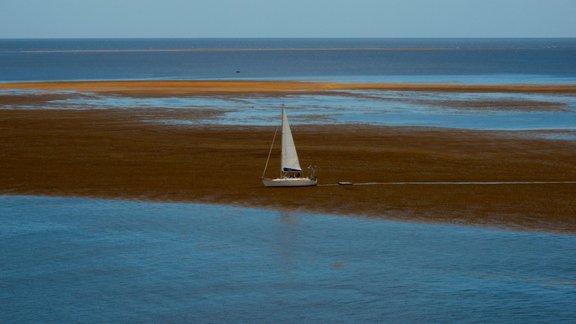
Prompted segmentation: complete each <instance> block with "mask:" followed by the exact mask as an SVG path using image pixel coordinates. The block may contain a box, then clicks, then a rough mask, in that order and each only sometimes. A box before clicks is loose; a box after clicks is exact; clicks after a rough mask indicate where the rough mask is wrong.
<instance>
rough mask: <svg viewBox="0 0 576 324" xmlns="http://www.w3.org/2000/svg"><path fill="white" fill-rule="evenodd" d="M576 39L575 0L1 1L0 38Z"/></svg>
mask: <svg viewBox="0 0 576 324" xmlns="http://www.w3.org/2000/svg"><path fill="white" fill-rule="evenodd" d="M61 37H576V0H284V1H278V0H204V1H198V0H0V38H61Z"/></svg>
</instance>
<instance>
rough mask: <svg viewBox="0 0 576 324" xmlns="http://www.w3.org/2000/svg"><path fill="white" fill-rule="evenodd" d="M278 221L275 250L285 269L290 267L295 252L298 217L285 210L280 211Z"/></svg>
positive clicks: (292, 263)
mask: <svg viewBox="0 0 576 324" xmlns="http://www.w3.org/2000/svg"><path fill="white" fill-rule="evenodd" d="M279 220H280V222H279V223H278V235H277V236H276V237H277V238H278V240H277V241H276V244H275V247H276V248H275V250H276V252H277V253H278V255H279V256H280V258H281V261H282V263H283V267H284V268H285V269H289V268H292V266H293V265H294V259H295V258H296V252H297V250H298V249H297V238H298V218H297V217H295V216H294V215H292V213H290V212H287V211H281V212H280V218H279Z"/></svg>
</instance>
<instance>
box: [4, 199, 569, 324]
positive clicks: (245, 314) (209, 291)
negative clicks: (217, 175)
mask: <svg viewBox="0 0 576 324" xmlns="http://www.w3.org/2000/svg"><path fill="white" fill-rule="evenodd" d="M0 222H1V224H2V225H1V226H0V278H1V280H0V322H4V323H22V322H29V323H38V322H58V323H59V322H87V321H90V322H190V321H195V322H235V323H237V322H302V321H305V322H306V321H323V322H359V321H362V322H402V323H404V322H429V321H433V322H441V323H443V322H459V323H460V322H476V323H477V322H498V323H502V322H507V323H511V322H515V323H528V322H532V323H541V322H549V323H559V322H571V321H574V319H576V308H575V307H574V305H575V304H576V252H575V251H576V237H575V236H573V235H560V234H548V233H529V232H514V231H501V230H493V229H484V228H476V227H462V226H453V225H428V224H416V223H402V222H391V221H382V220H371V219H362V218H349V217H338V216H329V215H311V214H304V213H286V212H277V211H270V210H261V209H247V208H237V207H225V206H211V205H199V204H176V203H146V202H129V201H122V200H92V199H69V198H43V197H18V196H16V197H11V196H0Z"/></svg>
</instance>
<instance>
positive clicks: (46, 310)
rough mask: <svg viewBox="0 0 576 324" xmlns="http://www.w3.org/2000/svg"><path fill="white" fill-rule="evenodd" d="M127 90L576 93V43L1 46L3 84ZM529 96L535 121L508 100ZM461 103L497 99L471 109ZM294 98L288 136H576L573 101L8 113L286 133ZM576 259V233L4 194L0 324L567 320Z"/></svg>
mask: <svg viewBox="0 0 576 324" xmlns="http://www.w3.org/2000/svg"><path fill="white" fill-rule="evenodd" d="M116 79H131V80H133V79H267V80H307V81H340V82H426V83H429V82H432V83H446V82H450V83H464V84H506V83H522V84H525V83H532V84H540V83H547V84H550V83H554V84H559V83H562V84H576V39H109V40H107V39H99V40H93V39H90V40H78V39H70V40H0V82H18V81H56V80H116ZM6 93H9V94H18V93H25V92H18V91H4V92H0V95H1V94H6ZM0 100H1V98H0ZM520 101H521V102H525V103H528V106H530V105H533V106H534V108H536V109H533V110H518V111H514V110H507V109H502V108H503V107H502V106H499V102H505V103H506V102H520ZM462 102H472V103H478V102H480V103H484V104H485V105H487V107H483V108H485V109H465V110H463V109H459V108H458V107H457V104H458V103H462ZM0 103H1V102H0ZM281 103H285V104H286V106H287V107H288V109H289V111H290V116H291V121H292V123H293V124H306V123H328V124H331V123H371V124H379V125H393V126H433V127H443V128H462V129H479V130H530V131H534V130H536V131H539V132H543V131H551V133H539V134H543V135H542V136H547V137H548V138H553V139H562V140H576V134H575V133H574V130H575V129H576V97H574V96H565V95H555V94H548V95H546V94H510V93H433V92H418V93H416V92H402V91H357V92H352V91H350V92H348V93H339V94H329V95H290V96H284V97H262V96H241V97H233V96H228V97H218V98H215V97H178V98H129V97H113V96H105V95H88V96H78V97H72V98H69V99H64V100H53V101H49V102H47V103H46V104H43V105H40V106H9V105H4V106H3V108H2V109H111V108H112V109H114V108H125V109H130V108H168V109H212V110H216V111H219V112H221V113H222V114H221V115H217V117H214V118H213V119H207V120H201V121H197V120H194V121H186V120H178V121H170V120H164V121H155V122H161V123H169V124H174V123H184V124H190V125H191V126H190V127H194V125H195V124H198V123H201V124H231V125H271V124H276V123H277V117H278V107H279V105H280V104H281ZM490 103H494V106H493V107H492V106H490ZM455 104H456V105H455ZM530 107H531V106H530ZM542 107H544V108H547V107H548V108H549V107H553V108H555V109H549V110H546V109H540V108H542ZM504 108H506V107H504ZM0 131H2V130H0ZM569 131H571V132H572V133H568V132H569ZM562 132H565V133H562ZM296 136H297V135H296ZM0 154H2V153H0ZM0 167H1V166H0ZM575 251H576V236H574V235H570V234H552V233H539V232H517V231H513V230H496V229H487V228H478V227H465V226H456V225H432V224H417V223H403V222H390V221H383V220H374V219H363V218H358V217H344V216H333V215H314V214H303V213H298V212H294V213H288V212H278V211H273V210H264V209H250V208H239V207H229V206H218V205H202V204H176V203H150V202H130V201H122V200H97V199H74V198H45V197H25V196H0V322H1V323H44V322H51V323H63V322H105V323H116V322H151V323H158V322H169V323H171V322H201V323H205V322H206V323H220V322H230V323H237V322H243V323H244V322H247V323H253V322H256V323H258V322H261V323H270V322H280V323H296V322H349V323H357V322H379V323H381V322H386V323H388V322H392V323H395V322H397V323H410V322H418V323H422V322H437V323H446V322H452V323H485V322H494V323H530V322H532V323H542V322H547V323H560V322H565V323H570V322H574V321H576V307H575V305H576V252H575Z"/></svg>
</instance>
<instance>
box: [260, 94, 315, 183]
mask: <svg viewBox="0 0 576 324" xmlns="http://www.w3.org/2000/svg"><path fill="white" fill-rule="evenodd" d="M277 132H278V128H276V132H274V137H273V138H272V145H270V151H269V152H268V159H267V160H266V165H265V166H264V172H263V173H262V183H263V184H264V186H265V187H307V186H315V185H316V184H317V183H318V179H316V176H314V169H313V168H312V174H311V175H310V176H309V177H304V176H303V175H302V174H303V172H302V168H301V167H300V161H298V153H296V146H295V145H294V138H292V131H291V130H290V124H289V123H288V116H286V111H285V109H284V105H282V154H281V157H282V158H281V165H280V177H279V178H276V179H269V178H264V176H265V174H266V169H267V168H268V161H270V154H271V153H272V148H273V147H274V140H275V139H276V133H277Z"/></svg>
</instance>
